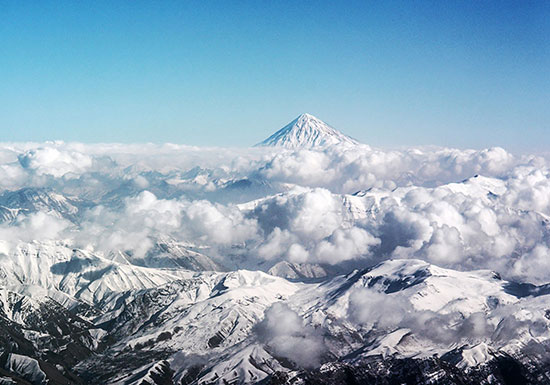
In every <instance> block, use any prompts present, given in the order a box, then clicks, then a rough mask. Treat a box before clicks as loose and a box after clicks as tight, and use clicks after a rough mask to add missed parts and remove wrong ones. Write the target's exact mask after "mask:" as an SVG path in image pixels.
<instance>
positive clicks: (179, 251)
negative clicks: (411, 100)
mask: <svg viewBox="0 0 550 385" xmlns="http://www.w3.org/2000/svg"><path fill="white" fill-rule="evenodd" d="M0 187H1V188H2V192H1V193H0V331H1V333H0V384H27V383H31V384H141V385H145V384H156V385H164V384H226V383H229V384H252V383H263V384H308V383H321V384H322V383H326V384H347V383H354V382H353V381H356V382H358V383H374V384H391V383H408V384H413V383H414V384H433V383H440V384H522V383H523V384H525V383H532V384H535V383H550V374H549V373H550V372H549V371H550V367H549V366H548V365H549V362H550V361H549V358H550V330H549V328H550V316H549V314H550V309H549V308H548V305H547V303H548V298H547V296H548V294H550V284H549V283H550V267H549V266H550V265H549V264H548V257H549V256H550V167H549V163H548V160H546V159H544V158H541V157H538V156H535V155H524V156H514V155H512V154H510V153H508V152H507V151H505V150H504V149H502V148H491V149H483V150H459V149H451V148H429V149H426V148H410V149H404V150H399V151H397V150H382V149H376V148H372V147H370V146H368V145H367V144H360V143H358V142H357V141H355V140H354V139H352V138H349V137H347V136H346V135H345V134H343V133H341V132H339V131H337V130H336V129H334V128H332V127H330V126H328V125H327V124H325V123H323V122H322V121H320V120H319V119H317V118H315V117H313V116H311V115H309V114H303V115H300V116H299V117H298V118H296V119H295V120H293V121H292V122H291V123H289V124H288V125H287V126H285V127H283V128H282V129H281V130H279V131H277V132H275V134H273V135H272V136H270V137H269V138H267V139H266V140H264V141H263V142H260V143H259V144H258V145H257V146H255V147H251V148H243V149H223V148H215V149H213V148H197V147H190V146H184V145H175V144H164V145H153V144H145V145H124V144H82V143H63V142H47V143H40V144H36V143H10V144H2V145H0ZM297 347H300V348H297Z"/></svg>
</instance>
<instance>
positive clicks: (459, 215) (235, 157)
mask: <svg viewBox="0 0 550 385" xmlns="http://www.w3.org/2000/svg"><path fill="white" fill-rule="evenodd" d="M27 187H32V188H36V189H44V191H46V192H56V193H60V194H63V195H65V196H66V197H69V198H70V199H71V202H72V204H74V205H75V206H77V207H78V215H74V216H68V215H65V214H62V213H61V214H60V213H59V212H57V211H56V210H57V209H55V208H54V209H51V210H48V209H45V210H44V209H43V208H42V209H40V210H37V212H30V211H29V210H19V211H17V210H16V209H17V207H16V204H15V203H14V202H13V200H12V201H7V200H3V201H2V202H0V205H2V206H4V209H5V210H8V211H9V210H12V211H9V212H8V211H6V214H5V215H4V216H5V218H6V219H5V221H4V223H3V224H2V225H1V226H0V231H1V232H2V234H3V239H4V240H6V241H10V242H16V241H29V240H31V239H39V240H40V239H53V238H62V239H68V240H70V241H71V242H73V243H74V244H75V246H78V247H86V248H91V249H93V250H96V251H97V252H100V253H103V254H105V255H107V254H108V253H109V252H110V251H112V250H123V251H127V252H129V253H131V254H132V255H135V256H138V257H139V256H143V255H145V254H146V253H147V252H148V251H149V250H150V249H151V248H152V247H153V245H154V243H155V240H156V239H158V238H159V237H165V236H168V237H171V238H173V239H175V240H177V241H181V242H185V243H187V244H189V245H194V246H197V247H199V246H200V247H202V248H204V250H207V252H208V253H210V256H212V257H214V258H216V259H218V260H219V261H221V262H222V263H224V264H225V265H226V266H229V267H232V266H249V267H250V266H255V264H256V266H258V264H261V266H262V268H269V267H270V266H272V265H273V264H275V263H277V262H279V261H281V260H286V261H289V262H293V263H321V264H327V265H334V266H348V267H350V266H366V265H371V264H373V263H376V262H378V261H381V260H384V259H389V258H419V259H423V260H426V261H429V262H431V263H434V264H436V265H440V266H447V267H453V268H457V269H461V270H470V269H478V268H489V269H493V270H496V271H498V272H500V273H501V274H503V275H504V276H505V277H508V278H513V279H522V280H528V281H531V282H535V283H541V282H547V281H550V268H548V264H547V259H548V255H549V249H550V221H549V218H550V170H549V164H548V161H547V160H546V159H544V158H542V157H537V156H527V155H526V156H514V155H512V154H510V153H508V152H506V151H505V150H503V149H501V148H492V149H485V150H479V151H477V150H457V149H448V148H422V149H419V148H414V149H403V150H388V151H385V150H380V149H373V148H371V147H369V146H365V145H358V146H348V147H341V148H339V147H328V148H324V149H322V150H296V151H290V150H283V149H273V148H254V149H222V148H217V149H216V148H196V147H189V146H178V145H172V144H165V145H153V144H146V145H118V144H97V145H84V144H79V143H62V142H52V143H39V144H36V143H22V144H3V145H1V146H0V188H2V189H3V190H10V191H16V190H18V189H21V188H27ZM13 210H15V211H13ZM31 211H32V210H31ZM40 223H41V225H40ZM266 262H267V263H266Z"/></svg>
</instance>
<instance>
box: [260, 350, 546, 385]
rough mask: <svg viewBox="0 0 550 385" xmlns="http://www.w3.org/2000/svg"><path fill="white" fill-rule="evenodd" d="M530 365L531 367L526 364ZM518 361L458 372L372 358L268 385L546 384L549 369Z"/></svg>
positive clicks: (440, 365) (433, 363)
mask: <svg viewBox="0 0 550 385" xmlns="http://www.w3.org/2000/svg"><path fill="white" fill-rule="evenodd" d="M530 364H532V363H530ZM530 364H526V363H522V362H521V361H520V360H519V359H517V358H514V357H511V356H508V355H498V356H496V357H495V358H494V359H493V360H492V361H490V362H489V363H488V364H487V365H483V366H480V367H478V368H474V369H471V370H461V369H459V368H457V367H456V366H454V365H452V364H450V363H449V362H446V361H445V360H443V359H441V358H437V357H433V358H429V359H409V358H407V359H399V358H389V359H382V358H381V357H373V358H370V359H366V360H362V361H360V362H357V363H354V364H349V363H341V362H337V363H330V364H326V365H323V367H321V368H320V369H316V370H310V371H300V372H299V373H298V374H296V375H293V376H292V375H289V374H288V373H282V372H277V373H275V374H273V375H272V376H271V377H270V378H269V379H267V380H266V381H265V382H264V383H265V384H269V385H293V384H295V385H297V384H305V385H313V384H317V385H324V384H326V385H329V384H330V385H359V384H368V385H403V384H406V385H423V384H426V385H427V384H440V385H480V384H492V385H535V384H549V383H550V367H549V366H546V365H539V366H535V367H533V366H531V365H530Z"/></svg>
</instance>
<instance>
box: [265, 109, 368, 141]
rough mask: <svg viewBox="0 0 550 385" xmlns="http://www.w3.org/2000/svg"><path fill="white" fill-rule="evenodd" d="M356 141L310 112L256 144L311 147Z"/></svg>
mask: <svg viewBox="0 0 550 385" xmlns="http://www.w3.org/2000/svg"><path fill="white" fill-rule="evenodd" d="M341 143H347V144H358V142H357V141H356V140H355V139H353V138H350V137H349V136H347V135H344V134H342V133H341V132H340V131H338V130H336V129H334V128H333V127H331V126H329V125H328V124H326V123H325V122H323V121H322V120H320V119H318V118H316V117H315V116H313V115H310V114H302V115H300V116H298V117H297V118H296V119H294V120H293V121H292V122H290V123H289V124H287V125H286V126H284V127H283V128H281V129H280V130H279V131H277V132H276V133H274V134H273V135H271V136H270V137H269V138H267V139H266V140H264V141H263V142H260V143H258V144H257V145H256V146H281V147H286V148H312V147H319V146H328V145H333V144H341Z"/></svg>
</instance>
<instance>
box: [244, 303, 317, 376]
mask: <svg viewBox="0 0 550 385" xmlns="http://www.w3.org/2000/svg"><path fill="white" fill-rule="evenodd" d="M255 331H256V334H257V336H258V338H259V340H260V341H261V342H263V343H265V344H266V345H267V346H268V348H269V349H271V350H272V351H273V352H274V353H275V356H279V357H285V358H287V359H290V360H291V361H293V362H294V363H295V364H297V365H298V366H299V367H303V368H310V367H316V366H318V365H319V364H320V363H321V355H322V354H323V353H324V352H326V347H325V345H324V343H323V339H322V337H321V336H320V335H319V334H318V333H317V332H316V331H315V329H313V328H312V327H310V326H306V325H305V324H304V320H303V319H302V317H300V315H299V314H298V313H296V312H295V311H294V310H292V309H291V308H290V307H289V306H288V305H286V304H285V303H282V302H276V303H274V304H273V305H271V306H270V307H269V308H267V309H266V311H265V314H264V319H263V320H262V321H260V322H259V323H258V324H257V325H256V327H255Z"/></svg>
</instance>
